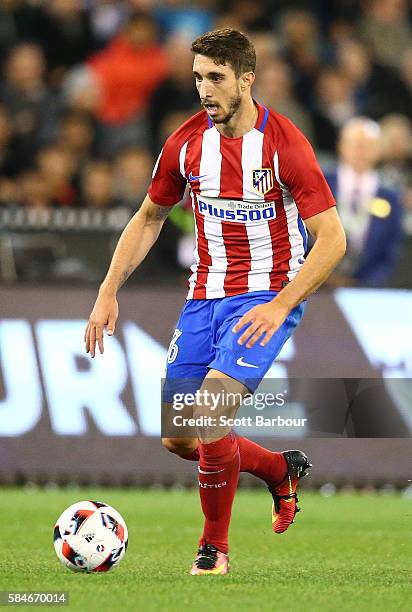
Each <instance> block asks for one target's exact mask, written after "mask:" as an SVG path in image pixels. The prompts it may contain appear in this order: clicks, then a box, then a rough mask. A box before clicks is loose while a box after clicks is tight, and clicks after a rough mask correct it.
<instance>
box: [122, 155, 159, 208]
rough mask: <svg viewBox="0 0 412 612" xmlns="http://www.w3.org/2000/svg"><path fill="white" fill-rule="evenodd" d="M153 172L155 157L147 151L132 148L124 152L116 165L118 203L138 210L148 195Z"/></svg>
mask: <svg viewBox="0 0 412 612" xmlns="http://www.w3.org/2000/svg"><path fill="white" fill-rule="evenodd" d="M152 170H153V157H152V156H151V154H150V151H148V150H147V149H138V148H136V147H130V148H128V149H125V150H124V151H122V152H121V153H120V154H119V155H118V156H117V158H116V159H115V163H114V192H115V195H116V201H117V202H118V203H119V204H121V205H123V206H130V207H131V208H133V209H137V208H138V207H139V206H140V204H141V203H142V201H143V198H144V196H145V195H146V191H147V186H148V184H149V183H150V179H151V174H152Z"/></svg>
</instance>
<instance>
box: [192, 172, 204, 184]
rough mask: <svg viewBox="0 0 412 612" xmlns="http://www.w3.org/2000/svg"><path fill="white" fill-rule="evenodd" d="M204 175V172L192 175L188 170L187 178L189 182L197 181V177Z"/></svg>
mask: <svg viewBox="0 0 412 612" xmlns="http://www.w3.org/2000/svg"><path fill="white" fill-rule="evenodd" d="M204 176H206V174H199V176H193V174H192V173H191V172H189V176H188V179H189V181H190V182H192V181H198V180H199V179H201V178H203V177H204Z"/></svg>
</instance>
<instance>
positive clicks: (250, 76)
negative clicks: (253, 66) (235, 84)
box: [240, 72, 255, 91]
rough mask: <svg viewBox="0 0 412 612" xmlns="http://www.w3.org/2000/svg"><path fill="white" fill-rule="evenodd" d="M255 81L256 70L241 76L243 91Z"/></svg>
mask: <svg viewBox="0 0 412 612" xmlns="http://www.w3.org/2000/svg"><path fill="white" fill-rule="evenodd" d="M254 82H255V73H254V72H245V73H244V74H242V76H241V77H240V88H241V90H242V91H245V90H246V89H248V88H250V87H252V85H253V83H254Z"/></svg>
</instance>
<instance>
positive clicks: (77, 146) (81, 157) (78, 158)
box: [57, 112, 95, 191]
mask: <svg viewBox="0 0 412 612" xmlns="http://www.w3.org/2000/svg"><path fill="white" fill-rule="evenodd" d="M94 136H95V134H94V126H93V122H92V119H91V117H90V116H89V115H87V114H86V113H79V112H71V113H68V114H67V115H66V116H65V117H64V118H63V119H62V121H61V123H60V126H59V131H58V135H57V145H58V147H59V148H61V149H63V150H65V151H67V152H68V153H69V154H70V155H71V157H72V159H73V162H74V164H75V170H74V174H73V183H74V186H75V187H76V191H77V188H78V186H79V180H80V174H81V171H82V169H83V168H84V166H85V165H86V164H87V163H88V162H89V161H90V160H91V158H92V156H93V153H94Z"/></svg>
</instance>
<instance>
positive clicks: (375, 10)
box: [359, 0, 412, 69]
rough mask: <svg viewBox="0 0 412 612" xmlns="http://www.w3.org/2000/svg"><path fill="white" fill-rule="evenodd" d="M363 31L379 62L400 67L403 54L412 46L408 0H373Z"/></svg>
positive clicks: (366, 12)
mask: <svg viewBox="0 0 412 612" xmlns="http://www.w3.org/2000/svg"><path fill="white" fill-rule="evenodd" d="M364 6H365V15H364V17H363V19H362V20H361V23H360V27H359V34H360V36H361V38H362V40H363V41H364V42H365V44H366V45H367V46H368V48H369V49H370V51H371V52H372V53H373V55H374V57H375V60H376V62H377V63H378V64H382V65H385V66H391V67H392V68H396V69H398V68H399V66H400V61H401V58H402V56H403V54H404V52H405V50H406V49H407V48H408V47H411V46H412V33H411V28H410V25H409V24H408V2H407V0H369V1H368V2H365V3H364Z"/></svg>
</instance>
